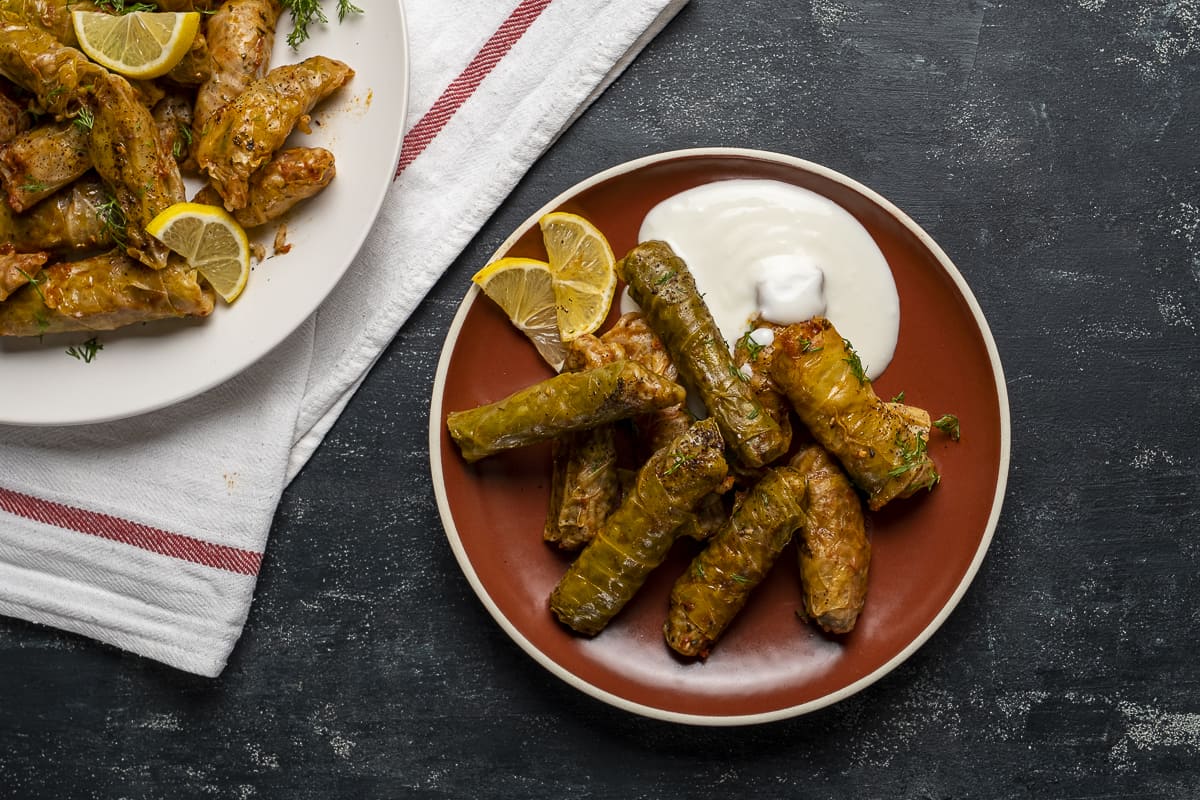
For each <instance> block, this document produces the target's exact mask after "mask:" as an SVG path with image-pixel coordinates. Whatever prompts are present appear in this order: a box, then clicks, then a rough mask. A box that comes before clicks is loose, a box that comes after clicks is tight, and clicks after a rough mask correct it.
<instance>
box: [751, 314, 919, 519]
mask: <svg viewBox="0 0 1200 800" xmlns="http://www.w3.org/2000/svg"><path fill="white" fill-rule="evenodd" d="M770 370H771V377H772V378H773V379H774V380H775V383H776V384H778V386H779V387H780V388H781V389H782V390H783V391H784V393H785V394H786V395H787V398H788V401H789V402H790V403H791V405H792V408H794V409H795V410H796V414H797V415H798V416H799V417H800V419H801V420H802V421H803V422H804V424H805V425H806V426H807V427H808V429H809V430H810V431H811V432H812V435H813V437H814V438H815V439H816V440H817V441H818V442H820V443H821V444H822V445H824V447H825V449H826V450H828V451H829V452H830V453H831V454H832V455H833V456H835V457H836V458H837V459H838V461H840V462H841V464H842V466H843V467H844V468H845V470H846V472H847V473H848V474H849V476H850V479H851V480H853V481H854V483H855V484H856V485H857V486H858V488H860V489H862V490H863V491H864V492H866V494H867V504H868V506H869V507H870V508H871V510H872V511H877V510H879V509H880V508H882V507H883V506H884V505H885V504H886V503H888V502H889V501H890V500H893V499H895V498H897V497H909V496H911V495H913V494H914V493H916V492H917V491H918V490H920V489H932V488H933V487H934V486H935V485H936V484H937V482H938V472H937V467H936V466H935V465H934V463H933V460H932V459H931V458H930V457H929V454H928V453H927V452H926V446H927V443H928V440H929V430H928V428H926V429H925V430H923V431H922V430H920V429H919V428H916V427H915V426H914V425H913V424H912V422H913V416H912V415H911V413H908V412H905V413H899V412H898V411H897V410H896V408H895V407H894V406H893V405H892V404H889V403H886V402H884V401H883V400H881V399H879V397H878V396H877V395H876V394H875V389H874V388H873V387H872V386H871V381H870V379H868V378H867V377H866V376H865V375H864V374H863V371H862V365H861V364H860V363H859V361H858V356H857V355H856V354H854V352H853V350H851V349H850V348H848V347H847V344H846V341H845V340H844V339H842V337H841V336H840V335H839V334H838V332H837V331H836V330H835V329H834V327H833V325H832V324H831V323H830V322H829V320H827V319H824V318H821V317H818V318H815V319H812V320H809V321H808V322H801V323H797V324H795V325H789V326H788V327H787V328H785V329H784V330H783V331H781V332H780V333H779V334H778V335H777V337H776V339H775V352H774V355H773V356H772V359H771V365H770Z"/></svg>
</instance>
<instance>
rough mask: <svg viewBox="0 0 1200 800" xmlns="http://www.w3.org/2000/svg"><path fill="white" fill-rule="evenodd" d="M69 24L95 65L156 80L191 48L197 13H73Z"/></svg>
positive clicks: (127, 74)
mask: <svg viewBox="0 0 1200 800" xmlns="http://www.w3.org/2000/svg"><path fill="white" fill-rule="evenodd" d="M71 24H72V25H73V26H74V27H75V36H76V38H77V39H79V47H80V49H81V50H83V52H85V53H87V54H88V56H89V57H90V58H91V59H92V60H93V61H95V62H96V63H97V64H100V65H101V66H104V67H108V68H109V69H111V70H112V71H113V72H116V73H119V74H121V75H124V76H125V77H127V78H157V77H159V76H160V75H165V74H167V73H168V72H170V71H171V68H172V67H174V66H175V65H176V64H178V63H179V62H180V61H181V60H182V59H183V57H184V55H186V54H187V51H188V50H189V49H191V47H192V41H193V40H194V39H195V38H196V31H198V30H199V29H200V14H199V12H196V11H182V12H169V11H133V12H130V13H128V14H121V15H113V14H105V13H104V12H102V11H72V12H71Z"/></svg>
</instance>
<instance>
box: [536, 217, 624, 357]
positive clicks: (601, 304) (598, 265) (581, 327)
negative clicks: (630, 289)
mask: <svg viewBox="0 0 1200 800" xmlns="http://www.w3.org/2000/svg"><path fill="white" fill-rule="evenodd" d="M538 225H539V226H540V227H541V229H542V240H543V242H544V243H545V245H546V255H547V256H548V257H549V261H550V273H551V275H552V276H553V277H554V296H555V303H556V305H557V306H558V332H559V335H560V336H561V337H562V340H563V341H564V342H569V341H571V340H572V339H578V338H579V337H580V336H582V335H584V334H585V333H591V332H592V331H594V330H596V329H597V328H599V327H600V325H601V323H603V322H604V318H605V317H607V316H608V310H609V308H610V307H611V306H612V300H613V293H614V292H615V291H616V288H617V269H616V259H614V258H613V252H612V248H611V247H610V246H609V244H608V240H607V239H606V238H604V234H602V233H601V232H600V231H599V230H598V229H597V228H596V226H595V225H593V224H592V223H590V222H588V221H587V220H586V219H584V218H583V217H581V216H579V215H577V214H568V213H566V212H562V211H555V212H552V213H550V214H546V215H545V216H543V217H542V218H541V219H540V220H538Z"/></svg>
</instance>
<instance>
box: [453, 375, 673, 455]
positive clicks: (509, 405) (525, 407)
mask: <svg viewBox="0 0 1200 800" xmlns="http://www.w3.org/2000/svg"><path fill="white" fill-rule="evenodd" d="M682 400H683V388H682V387H681V386H679V385H678V384H676V383H674V382H672V381H669V380H667V379H666V378H663V377H662V376H661V375H656V374H654V373H653V372H650V371H649V370H647V369H646V368H645V367H643V366H641V365H640V364H637V363H635V362H633V361H616V362H613V363H612V364H606V365H604V366H602V367H597V368H595V369H589V370H584V371H582V372H564V373H562V374H561V375H556V376H554V377H553V378H549V379H548V380H544V381H542V382H541V383H537V384H534V385H533V386H529V387H526V388H524V389H521V390H520V391H517V392H515V393H513V394H511V395H509V396H508V397H506V398H504V399H503V400H498V401H496V402H495V403H491V404H489V405H485V406H480V407H478V408H472V409H469V410H466V411H453V412H451V413H450V414H448V415H447V417H446V426H447V427H448V428H449V430H450V436H451V437H452V438H453V439H454V441H455V443H456V444H457V445H458V448H459V450H460V451H461V452H462V455H463V458H465V459H466V460H467V461H472V462H473V461H478V460H479V459H481V458H485V457H486V456H490V455H494V454H495V453H499V452H502V451H504V450H510V449H512V448H514V447H524V446H526V445H530V444H535V443H537V442H543V441H546V440H548V439H553V438H555V437H557V436H561V435H563V434H564V433H569V432H571V431H578V430H585V429H587V428H594V427H596V426H598V425H604V424H606V423H609V422H615V421H616V420H619V419H627V418H629V417H631V416H633V415H635V414H643V413H645V412H646V411H649V410H650V409H653V408H663V407H665V406H669V405H674V404H675V403H679V402H681V401H682Z"/></svg>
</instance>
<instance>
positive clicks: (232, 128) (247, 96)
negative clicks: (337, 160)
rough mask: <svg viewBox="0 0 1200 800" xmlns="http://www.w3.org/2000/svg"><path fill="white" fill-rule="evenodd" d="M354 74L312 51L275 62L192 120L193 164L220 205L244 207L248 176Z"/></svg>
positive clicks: (234, 207) (332, 60)
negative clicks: (293, 60) (207, 115)
mask: <svg viewBox="0 0 1200 800" xmlns="http://www.w3.org/2000/svg"><path fill="white" fill-rule="evenodd" d="M353 76H354V70H352V69H350V67H348V66H346V65H345V64H343V63H342V62H340V61H335V60H334V59H332V58H326V57H325V56H313V57H311V58H308V59H305V60H304V61H302V62H300V63H299V64H292V65H288V66H283V67H276V68H275V69H273V70H271V71H270V72H269V73H267V75H266V77H265V78H262V79H260V80H257V81H254V82H253V83H251V84H250V85H249V86H248V87H246V90H245V91H244V92H242V93H241V94H240V95H238V96H237V98H235V99H234V100H232V101H230V102H229V104H228V105H226V106H224V107H223V108H222V109H221V110H220V111H218V112H217V113H216V114H215V115H214V116H213V117H212V119H211V120H209V121H207V122H205V121H202V120H199V119H197V120H196V123H195V124H196V125H198V126H200V131H199V133H200V136H199V140H198V142H197V145H196V163H197V165H198V166H199V167H200V171H201V172H203V173H204V174H206V175H208V177H209V180H210V182H211V183H212V186H213V188H215V189H216V190H217V192H218V193H219V194H220V195H221V197H222V198H223V199H224V200H225V208H226V209H228V210H230V211H236V210H237V209H239V208H244V207H245V206H246V203H247V200H248V194H249V182H250V176H251V175H252V174H253V173H254V171H255V170H257V169H258V168H259V167H261V166H262V165H263V164H265V163H267V161H269V160H270V158H271V157H272V155H274V153H275V151H276V150H278V149H279V148H280V147H281V146H282V145H283V143H284V140H286V139H287V137H288V135H289V134H290V133H291V132H292V128H293V127H296V126H297V124H299V125H300V127H301V129H302V130H303V129H305V128H306V125H307V123H306V119H307V115H308V112H309V111H311V110H312V108H313V106H315V105H316V104H317V103H318V102H319V101H321V100H322V99H324V98H325V97H328V96H329V95H330V94H332V93H333V92H335V91H337V89H338V88H340V87H341V86H342V85H343V84H344V83H346V81H348V80H350V78H352V77H353Z"/></svg>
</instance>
